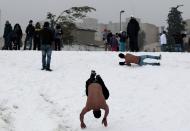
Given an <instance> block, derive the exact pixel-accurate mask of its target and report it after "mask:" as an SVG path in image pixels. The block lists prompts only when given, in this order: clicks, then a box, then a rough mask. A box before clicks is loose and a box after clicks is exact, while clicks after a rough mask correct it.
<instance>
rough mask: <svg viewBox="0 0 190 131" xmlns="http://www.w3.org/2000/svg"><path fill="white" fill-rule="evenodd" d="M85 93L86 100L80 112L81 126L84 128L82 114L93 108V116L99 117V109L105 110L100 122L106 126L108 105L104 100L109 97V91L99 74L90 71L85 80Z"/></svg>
mask: <svg viewBox="0 0 190 131" xmlns="http://www.w3.org/2000/svg"><path fill="white" fill-rule="evenodd" d="M86 95H87V102H86V106H85V107H84V108H83V109H82V111H81V113H80V122H81V128H82V129H83V128H86V125H85V123H84V115H85V114H86V113H87V112H89V111H91V110H93V114H94V117H95V118H97V119H98V118H100V117H101V110H100V109H103V110H105V114H104V117H103V119H102V124H103V125H104V126H105V127H107V125H108V124H107V116H108V114H109V107H108V105H107V103H106V100H107V99H108V98H109V91H108V89H107V88H106V86H105V84H104V82H103V80H102V78H101V77H100V75H96V72H95V71H92V72H91V75H90V78H89V79H88V80H87V81H86Z"/></svg>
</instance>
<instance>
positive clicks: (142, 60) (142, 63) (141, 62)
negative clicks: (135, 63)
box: [139, 55, 160, 66]
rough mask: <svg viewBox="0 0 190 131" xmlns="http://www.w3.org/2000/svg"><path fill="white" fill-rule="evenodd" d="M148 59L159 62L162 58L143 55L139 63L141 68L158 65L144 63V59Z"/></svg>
mask: <svg viewBox="0 0 190 131" xmlns="http://www.w3.org/2000/svg"><path fill="white" fill-rule="evenodd" d="M146 58H150V59H156V60H159V59H160V56H151V55H142V56H140V61H139V65H140V66H143V65H156V64H157V63H147V62H144V59H146Z"/></svg>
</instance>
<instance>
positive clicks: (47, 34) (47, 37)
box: [40, 27, 54, 45]
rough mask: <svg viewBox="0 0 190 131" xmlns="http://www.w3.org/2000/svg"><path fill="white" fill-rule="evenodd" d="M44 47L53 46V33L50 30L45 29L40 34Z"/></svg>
mask: <svg viewBox="0 0 190 131" xmlns="http://www.w3.org/2000/svg"><path fill="white" fill-rule="evenodd" d="M40 37H41V43H42V45H51V44H52V42H53V38H54V35H53V31H52V30H51V29H50V28H46V27H45V28H43V29H42V30H41V32H40Z"/></svg>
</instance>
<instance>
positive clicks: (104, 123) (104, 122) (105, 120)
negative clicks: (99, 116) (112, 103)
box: [102, 118, 108, 127]
mask: <svg viewBox="0 0 190 131" xmlns="http://www.w3.org/2000/svg"><path fill="white" fill-rule="evenodd" d="M102 124H103V125H104V126H105V127H107V126H108V123H107V119H106V118H103V120H102Z"/></svg>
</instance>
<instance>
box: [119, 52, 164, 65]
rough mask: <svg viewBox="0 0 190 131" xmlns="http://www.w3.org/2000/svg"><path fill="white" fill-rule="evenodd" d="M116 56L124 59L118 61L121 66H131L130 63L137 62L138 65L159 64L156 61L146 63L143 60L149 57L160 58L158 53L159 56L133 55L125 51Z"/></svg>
mask: <svg viewBox="0 0 190 131" xmlns="http://www.w3.org/2000/svg"><path fill="white" fill-rule="evenodd" d="M118 56H119V57H120V58H122V59H125V61H124V62H119V65H121V66H123V65H127V66H131V63H134V64H138V65H140V66H143V65H156V66H159V65H160V63H159V62H158V63H147V62H144V59H146V58H150V59H156V60H161V55H159V56H152V55H141V56H135V55H132V54H129V53H127V54H126V55H124V54H123V53H120V54H119V55H118Z"/></svg>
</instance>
